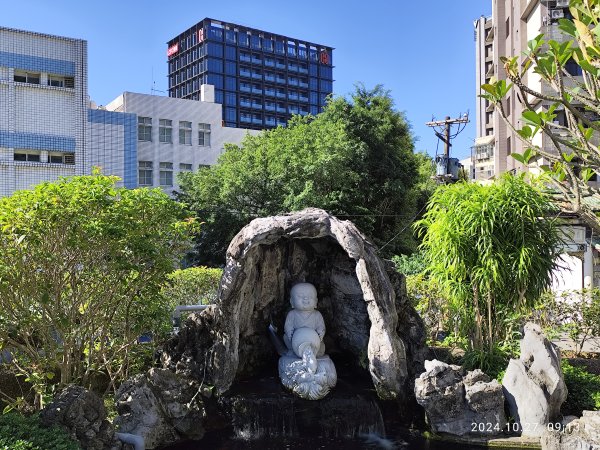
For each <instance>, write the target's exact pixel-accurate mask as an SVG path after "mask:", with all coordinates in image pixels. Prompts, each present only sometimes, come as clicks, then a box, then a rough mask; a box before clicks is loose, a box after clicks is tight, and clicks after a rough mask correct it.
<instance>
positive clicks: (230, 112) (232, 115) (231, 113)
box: [225, 108, 237, 122]
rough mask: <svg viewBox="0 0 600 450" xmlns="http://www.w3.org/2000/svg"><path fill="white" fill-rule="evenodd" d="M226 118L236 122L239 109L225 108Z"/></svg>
mask: <svg viewBox="0 0 600 450" xmlns="http://www.w3.org/2000/svg"><path fill="white" fill-rule="evenodd" d="M225 120H227V121H228V122H235V121H236V120H237V111H236V109H235V108H225Z"/></svg>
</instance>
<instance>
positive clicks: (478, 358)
mask: <svg viewBox="0 0 600 450" xmlns="http://www.w3.org/2000/svg"><path fill="white" fill-rule="evenodd" d="M513 356H514V355H513V354H512V352H510V351H507V350H506V348H504V347H503V346H499V345H494V346H493V347H492V348H491V349H485V350H478V349H467V350H466V351H465V356H464V357H463V360H462V366H463V367H464V368H465V369H466V370H475V369H481V371H482V372H483V373H485V374H487V375H489V376H490V377H492V378H495V379H501V376H502V375H503V373H504V371H505V370H506V366H507V365H508V361H509V360H510V358H511V357H513Z"/></svg>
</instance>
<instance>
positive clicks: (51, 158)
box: [48, 152, 75, 164]
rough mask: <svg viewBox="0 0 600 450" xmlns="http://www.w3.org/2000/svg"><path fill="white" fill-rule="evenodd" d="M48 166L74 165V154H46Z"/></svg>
mask: <svg viewBox="0 0 600 450" xmlns="http://www.w3.org/2000/svg"><path fill="white" fill-rule="evenodd" d="M48 162H49V163H50V164H75V153H71V152H66V153H62V152H61V153H58V152H57V153H48Z"/></svg>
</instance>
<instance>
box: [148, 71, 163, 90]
mask: <svg viewBox="0 0 600 450" xmlns="http://www.w3.org/2000/svg"><path fill="white" fill-rule="evenodd" d="M155 92H160V93H161V94H164V93H165V91H161V90H159V89H156V81H154V66H152V86H150V95H155V94H154V93H155Z"/></svg>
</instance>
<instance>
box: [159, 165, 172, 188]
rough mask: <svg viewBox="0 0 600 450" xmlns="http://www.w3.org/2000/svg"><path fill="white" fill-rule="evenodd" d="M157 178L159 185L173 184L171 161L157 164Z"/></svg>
mask: <svg viewBox="0 0 600 450" xmlns="http://www.w3.org/2000/svg"><path fill="white" fill-rule="evenodd" d="M159 169H160V171H159V178H160V185H161V186H173V163H172V162H161V163H160V164H159Z"/></svg>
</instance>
